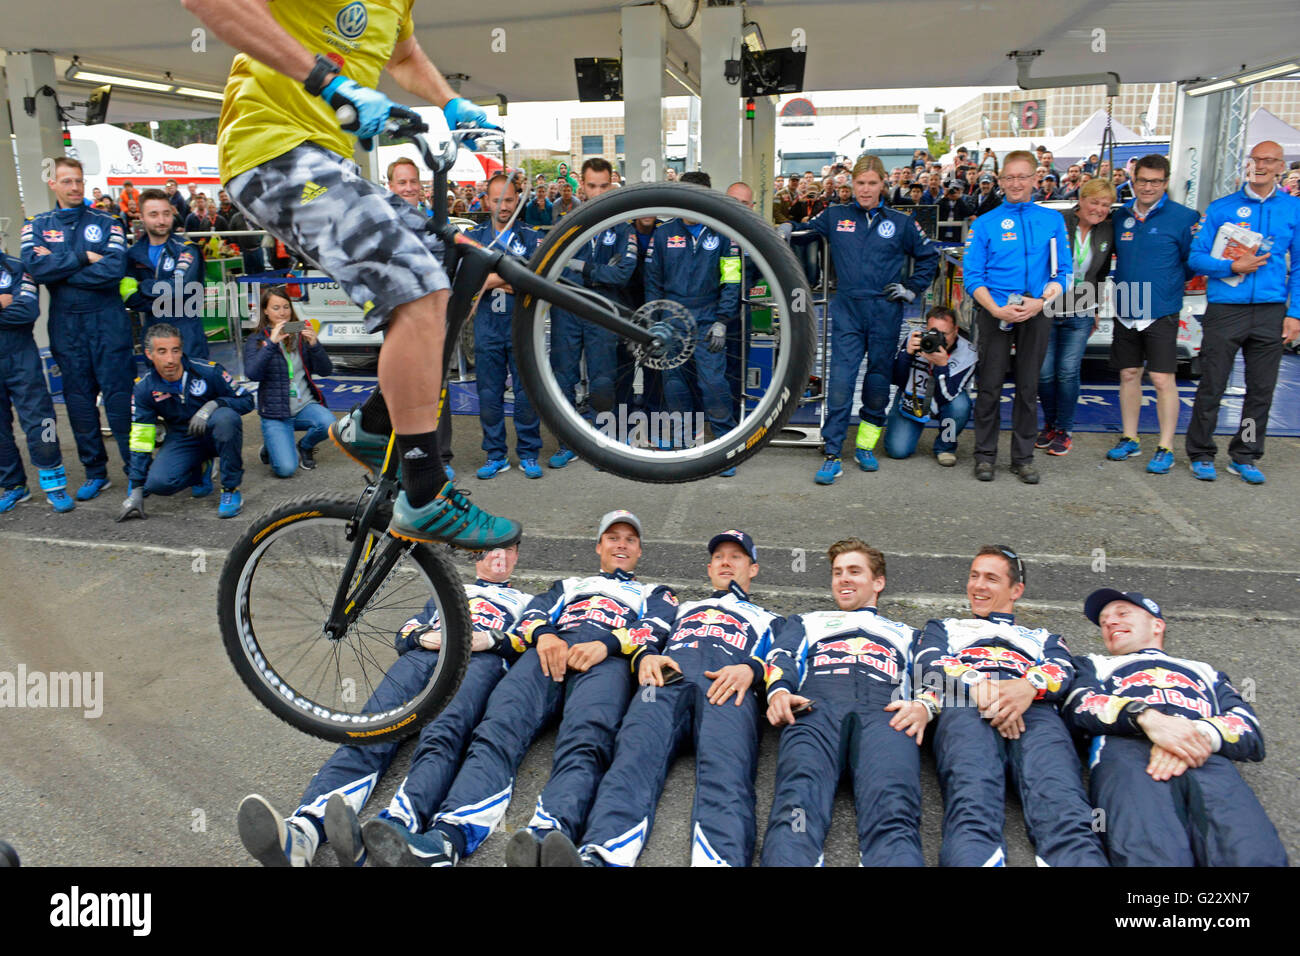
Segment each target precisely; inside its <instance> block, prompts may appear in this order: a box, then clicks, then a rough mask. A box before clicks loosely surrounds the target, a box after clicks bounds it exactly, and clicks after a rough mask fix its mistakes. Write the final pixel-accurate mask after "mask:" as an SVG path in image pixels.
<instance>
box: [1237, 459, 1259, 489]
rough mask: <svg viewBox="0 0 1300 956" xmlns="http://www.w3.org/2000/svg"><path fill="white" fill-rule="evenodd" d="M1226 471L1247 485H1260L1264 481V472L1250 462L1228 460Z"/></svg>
mask: <svg viewBox="0 0 1300 956" xmlns="http://www.w3.org/2000/svg"><path fill="white" fill-rule="evenodd" d="M1228 471H1230V472H1232V473H1233V474H1234V475H1236V476H1237V477H1238V478H1240V479H1241V480H1242V481H1244V482H1245V483H1246V484H1248V485H1262V484H1263V483H1264V473H1263V472H1262V471H1260V470H1259V469H1258V468H1256V467H1255V466H1254V465H1252V464H1251V463H1250V462H1244V463H1243V462H1239V461H1230V462H1228Z"/></svg>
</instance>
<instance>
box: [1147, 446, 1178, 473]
mask: <svg viewBox="0 0 1300 956" xmlns="http://www.w3.org/2000/svg"><path fill="white" fill-rule="evenodd" d="M1172 467H1174V453H1173V452H1172V451H1170V450H1169V449H1168V448H1157V449H1156V453H1155V454H1154V455H1152V456H1151V460H1150V461H1149V462H1147V471H1148V472H1150V473H1151V474H1153V475H1167V474H1169V469H1170V468H1172Z"/></svg>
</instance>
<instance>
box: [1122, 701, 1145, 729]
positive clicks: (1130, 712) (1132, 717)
mask: <svg viewBox="0 0 1300 956" xmlns="http://www.w3.org/2000/svg"><path fill="white" fill-rule="evenodd" d="M1150 708H1151V705H1150V704H1148V703H1147V702H1146V701H1145V700H1130V701H1129V702H1128V703H1127V704H1125V705H1124V710H1123V713H1124V716H1126V717H1128V719H1129V721H1130V722H1132V724H1133V726H1134V727H1136V726H1137V725H1138V718H1139V717H1141V716H1142V714H1144V713H1145V712H1146V711H1147V710H1149V709H1150Z"/></svg>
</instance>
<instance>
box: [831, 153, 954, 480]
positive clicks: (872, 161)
mask: <svg viewBox="0 0 1300 956" xmlns="http://www.w3.org/2000/svg"><path fill="white" fill-rule="evenodd" d="M885 181H886V174H885V167H884V165H883V164H882V163H881V161H880V159H879V157H875V156H863V157H862V158H861V159H859V160H858V162H857V164H856V165H855V166H854V167H853V196H854V201H853V202H851V203H849V204H847V205H835V206H830V207H829V208H827V209H825V210H823V211H822V212H821V213H820V214H818V215H817V216H814V217H813V218H812V219H811V220H810V221H809V222H808V224H807V226H806V229H808V230H811V231H812V232H814V233H816V234H817V235H820V236H822V237H823V238H826V239H829V240H830V246H831V258H832V259H833V261H834V262H835V274H836V276H837V277H838V278H837V281H838V287H837V291H836V294H835V296H834V297H833V298H832V299H831V303H830V308H831V370H830V382H829V385H828V388H827V393H826V421H825V423H824V424H823V425H822V441H823V442H824V443H825V447H824V448H823V452H824V454H825V460H824V461H823V462H822V464H821V467H820V468H819V469H818V470H817V475H816V477H815V479H814V480H815V481H816V482H817V484H819V485H829V484H831V483H832V482H834V481H835V479H836V478H838V477H839V476H840V475H841V474H843V472H844V468H843V466H842V465H841V464H840V450H841V447H842V446H843V444H844V437H845V435H846V434H847V432H848V428H849V416H850V413H851V412H852V411H853V391H854V385H856V384H857V379H858V369H859V368H860V367H861V365H862V357H863V355H864V354H865V355H866V358H867V374H866V377H865V378H864V379H863V381H862V409H861V411H860V413H859V417H860V418H861V423H860V424H859V425H858V435H857V451H856V453H855V457H856V459H857V462H858V467H859V468H861V469H862V470H863V471H875V470H877V469H878V468H879V467H880V466H879V464H878V462H877V461H876V456H875V452H874V451H873V449H874V448H875V447H876V443H877V442H878V441H879V440H880V435H881V432H882V431H884V426H885V419H886V416H885V412H886V409H887V407H888V405H889V386H890V382H891V380H892V378H893V369H894V356H895V355H896V354H897V352H898V336H899V332H900V331H901V329H902V326H903V306H904V305H906V304H908V303H911V302H912V301H913V300H915V299H916V296H917V295H918V294H919V293H921V292H924V291H925V288H926V287H927V286H928V285H929V284H930V283H931V281H933V279H934V275H935V272H936V271H937V270H938V267H939V251H938V249H937V248H936V247H935V246H934V244H933V243H932V242H930V240H929V239H927V238H926V237H925V234H924V233H922V232H921V227H920V226H919V225H917V223H916V220H914V219H912V218H911V217H910V216H907V215H905V214H904V213H901V212H898V211H897V210H894V209H890V208H889V207H888V206H885V205H884V204H883V203H882V202H881V191H882V190H883V189H884V186H885ZM909 257H910V258H911V259H912V261H913V264H914V265H913V269H912V274H911V276H910V277H909V278H907V279H906V281H904V277H903V267H904V265H905V264H906V262H907V259H908V258H909Z"/></svg>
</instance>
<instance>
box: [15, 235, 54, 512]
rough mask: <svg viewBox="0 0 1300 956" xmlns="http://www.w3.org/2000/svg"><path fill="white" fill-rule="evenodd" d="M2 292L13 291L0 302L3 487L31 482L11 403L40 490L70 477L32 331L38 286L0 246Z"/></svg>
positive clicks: (38, 310) (37, 308)
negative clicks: (65, 469) (65, 470)
mask: <svg viewBox="0 0 1300 956" xmlns="http://www.w3.org/2000/svg"><path fill="white" fill-rule="evenodd" d="M0 295H9V296H12V297H13V301H12V302H11V303H10V304H9V306H8V307H7V308H0V491H4V490H6V489H9V488H21V487H24V486H25V485H26V484H27V473H26V472H25V471H24V470H23V460H22V458H21V457H19V455H18V445H17V444H15V443H14V433H13V414H12V412H11V411H10V407H11V406H12V408H13V411H16V412H17V413H18V424H19V425H20V426H21V427H22V430H23V431H24V432H25V433H26V435H27V453H28V454H29V455H31V458H32V464H33V465H35V466H36V468H37V470H38V471H39V472H40V477H41V488H42V490H44V491H54V490H56V489H57V488H62V487H65V486H66V485H67V479H66V477H64V475H63V456H62V455H61V454H60V453H59V436H58V433H57V432H56V431H55V428H54V423H55V421H56V420H57V419H55V417H54V403H53V402H52V401H51V400H50V392H49V389H48V388H46V386H45V373H44V370H43V369H42V368H41V354H40V351H39V350H38V349H37V348H36V339H34V338H33V337H32V327H33V326H34V325H35V324H36V320H37V319H38V318H40V315H41V298H40V292H39V291H38V290H37V288H36V283H35V281H33V279H32V277H31V276H30V275H29V274H28V273H27V272H26V271H25V270H24V269H23V264H22V263H21V262H20V261H19V260H17V259H15V258H14V257H13V256H7V255H5V254H4V253H2V252H0ZM47 438H48V439H49V440H48V441H47V440H46V439H47Z"/></svg>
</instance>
